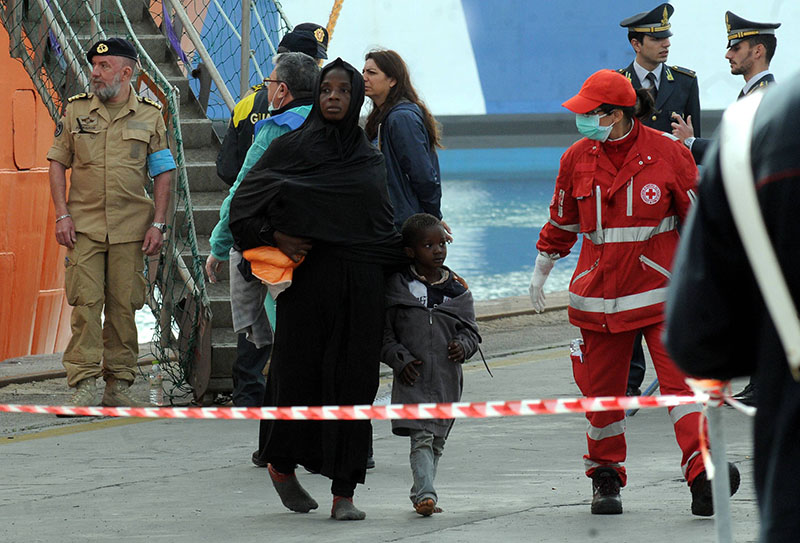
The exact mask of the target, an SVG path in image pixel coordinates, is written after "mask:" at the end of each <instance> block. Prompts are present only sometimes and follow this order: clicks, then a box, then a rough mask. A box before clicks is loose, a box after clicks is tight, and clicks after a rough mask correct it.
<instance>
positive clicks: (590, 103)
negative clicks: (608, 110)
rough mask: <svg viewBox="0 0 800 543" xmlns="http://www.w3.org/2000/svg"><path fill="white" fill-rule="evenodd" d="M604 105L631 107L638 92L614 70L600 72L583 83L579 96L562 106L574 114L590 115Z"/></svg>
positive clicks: (625, 78)
mask: <svg viewBox="0 0 800 543" xmlns="http://www.w3.org/2000/svg"><path fill="white" fill-rule="evenodd" d="M602 104H611V105H615V106H624V107H630V106H633V105H635V104H636V91H635V90H633V85H631V82H630V81H629V80H628V78H627V77H625V76H624V75H622V74H621V73H619V72H615V71H614V70H600V71H599V72H595V73H593V74H592V75H590V76H589V79H587V80H586V81H584V82H583V86H582V87H581V90H580V92H579V93H578V94H576V95H575V96H573V97H572V98H570V99H569V100H567V101H566V102H564V103H563V104H561V105H562V106H564V107H565V108H567V109H568V110H570V111H571V112H573V113H589V112H590V111H592V110H593V109H597V107H598V106H601V105H602Z"/></svg>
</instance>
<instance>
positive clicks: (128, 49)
mask: <svg viewBox="0 0 800 543" xmlns="http://www.w3.org/2000/svg"><path fill="white" fill-rule="evenodd" d="M96 56H114V57H125V58H130V59H133V60H139V55H138V53H137V52H136V48H135V47H134V46H133V44H132V43H131V42H129V41H128V40H123V39H122V38H108V39H107V40H100V41H99V42H97V43H95V44H94V45H92V46H91V47H90V48H89V50H88V51H87V52H86V59H87V60H88V61H89V62H90V63H91V62H92V58H94V57H96Z"/></svg>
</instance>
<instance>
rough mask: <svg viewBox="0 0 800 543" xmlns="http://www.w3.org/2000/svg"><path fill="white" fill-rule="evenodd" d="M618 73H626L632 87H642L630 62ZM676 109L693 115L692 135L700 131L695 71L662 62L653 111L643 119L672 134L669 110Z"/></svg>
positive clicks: (647, 123)
mask: <svg viewBox="0 0 800 543" xmlns="http://www.w3.org/2000/svg"><path fill="white" fill-rule="evenodd" d="M618 71H619V73H621V74H622V75H624V76H625V77H627V78H628V79H629V80H630V82H631V83H632V84H633V88H634V89H639V88H641V87H642V82H641V81H639V77H638V76H637V75H636V71H635V70H634V69H633V62H631V63H630V64H629V65H628V67H627V68H621V69H619V70H618ZM673 113H677V114H678V115H680V116H681V117H683V118H684V119H686V117H688V116H689V115H691V116H692V126H694V134H695V136H699V135H700V91H699V89H698V87H697V75H696V74H695V73H694V72H693V71H692V70H689V69H688V68H681V67H680V66H666V65H665V64H662V65H661V77H660V80H659V89H658V95H657V97H656V112H655V113H654V114H653V115H652V116H651V117H649V118H647V119H642V122H643V123H644V124H645V125H646V126H649V127H650V128H655V129H656V130H660V131H661V132H666V133H667V134H672V114H673Z"/></svg>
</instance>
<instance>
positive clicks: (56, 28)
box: [37, 0, 89, 89]
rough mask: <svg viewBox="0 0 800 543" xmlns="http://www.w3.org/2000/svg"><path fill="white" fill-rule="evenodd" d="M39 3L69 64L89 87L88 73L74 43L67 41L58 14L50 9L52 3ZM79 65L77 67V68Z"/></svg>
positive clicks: (79, 78)
mask: <svg viewBox="0 0 800 543" xmlns="http://www.w3.org/2000/svg"><path fill="white" fill-rule="evenodd" d="M37 3H38V4H39V8H40V9H41V10H42V13H43V14H44V17H45V19H46V20H47V25H48V26H49V27H50V28H51V29H52V30H53V34H55V36H56V41H58V44H59V45H60V46H61V51H62V52H63V53H64V56H65V57H67V64H68V65H69V67H70V69H72V70H74V71H75V75H76V76H77V77H78V80H79V81H80V82H81V85H82V86H83V88H85V89H88V88H89V78H87V77H86V74H85V73H83V68H82V67H81V63H80V62H78V60H77V58H75V53H74V52H73V51H72V45H71V44H70V43H69V41H67V37H66V36H64V31H63V30H62V29H61V25H59V24H58V21H57V20H56V16H55V15H54V14H53V10H51V9H50V5H49V4H47V3H46V2H45V1H44V0H37ZM75 66H77V69H75Z"/></svg>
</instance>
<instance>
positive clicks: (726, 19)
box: [725, 13, 731, 34]
mask: <svg viewBox="0 0 800 543" xmlns="http://www.w3.org/2000/svg"><path fill="white" fill-rule="evenodd" d="M725 28H727V29H728V34H730V33H731V23H730V21H728V14H727V13H726V14H725Z"/></svg>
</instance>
